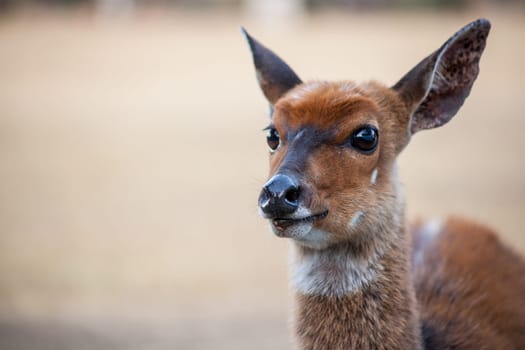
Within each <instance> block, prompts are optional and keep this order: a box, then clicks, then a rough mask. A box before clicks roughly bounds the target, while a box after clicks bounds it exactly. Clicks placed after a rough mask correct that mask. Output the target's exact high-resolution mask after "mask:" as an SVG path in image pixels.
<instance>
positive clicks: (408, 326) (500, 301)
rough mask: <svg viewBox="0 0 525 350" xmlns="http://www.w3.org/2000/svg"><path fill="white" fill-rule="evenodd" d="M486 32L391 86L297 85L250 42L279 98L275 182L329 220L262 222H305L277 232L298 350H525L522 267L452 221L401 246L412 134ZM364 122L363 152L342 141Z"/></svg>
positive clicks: (446, 97) (470, 64)
mask: <svg viewBox="0 0 525 350" xmlns="http://www.w3.org/2000/svg"><path fill="white" fill-rule="evenodd" d="M489 29H490V24H489V23H488V21H486V20H478V21H475V22H473V23H471V24H469V25H467V26H466V27H464V28H463V29H461V30H460V31H459V32H458V33H456V34H455V35H454V36H452V37H451V38H450V39H449V40H448V41H447V42H446V43H445V44H444V45H443V46H442V47H441V48H440V49H439V50H437V51H436V52H434V53H433V54H431V55H430V56H429V57H427V58H426V59H424V60H423V61H421V63H419V64H418V65H417V66H416V67H415V68H414V69H413V70H412V71H410V72H409V73H408V74H407V75H405V77H403V78H402V79H401V80H400V81H399V82H398V83H397V84H396V85H395V86H394V87H393V88H388V87H386V86H384V85H382V84H380V83H376V82H368V83H362V84H357V83H354V82H351V81H347V82H335V83H328V82H319V81H317V82H309V83H300V84H295V82H296V81H298V78H297V79H295V77H296V75H295V73H293V71H287V69H289V67H288V66H287V65H286V64H284V62H283V61H282V60H281V59H279V58H278V57H277V56H276V55H275V54H273V53H272V52H271V51H269V50H267V49H266V48H264V47H263V46H260V45H259V44H258V43H257V42H256V41H255V40H254V39H253V38H251V37H250V36H249V35H248V34H246V35H247V38H248V40H249V42H250V45H251V48H252V52H253V53H254V63H255V65H256V67H257V69H258V72H259V74H262V75H263V76H262V77H260V79H259V81H260V82H261V79H262V81H263V82H264V84H263V83H261V88H262V89H263V92H265V94H266V95H267V96H268V94H269V92H268V91H267V90H268V89H269V88H271V89H274V90H271V92H272V93H274V92H275V91H279V95H278V96H273V95H272V99H269V101H270V103H271V104H272V107H273V116H272V125H271V128H275V129H276V131H277V132H278V135H279V140H280V141H279V147H278V148H276V149H275V151H274V153H273V154H272V155H271V157H270V176H271V177H273V176H274V175H276V174H279V175H280V176H281V177H283V176H289V177H293V179H294V181H296V182H297V183H299V187H297V188H294V191H295V192H294V196H293V198H295V199H296V200H297V201H299V200H300V205H301V207H300V208H302V210H303V212H304V213H308V214H305V215H312V214H318V213H326V214H325V215H324V216H322V217H320V216H317V218H316V219H311V218H312V217H311V216H307V217H306V218H299V219H298V218H297V217H286V216H285V217H281V216H279V215H281V214H272V215H274V216H273V217H272V216H271V215H269V217H268V218H269V219H270V220H271V223H272V225H273V222H272V220H277V221H279V220H281V221H285V220H289V221H291V222H294V220H299V222H300V223H298V222H297V221H295V223H292V224H290V225H289V226H287V227H294V225H295V226H300V225H301V224H302V223H303V222H304V220H305V219H311V220H312V223H311V228H306V229H304V227H310V226H304V225H303V226H302V227H303V229H302V230H301V229H300V228H299V229H297V231H294V232H292V233H293V234H289V235H287V234H286V228H281V229H280V230H278V235H279V236H281V237H287V236H288V237H293V239H294V240H295V241H294V247H295V249H294V252H295V253H294V256H293V257H294V259H295V260H294V264H296V266H295V267H294V268H295V269H296V271H293V273H295V274H293V280H292V281H293V283H295V285H294V287H295V288H296V301H297V305H296V306H297V310H296V317H295V333H296V338H297V344H298V346H299V348H300V349H312V350H313V349H336V350H337V349H422V348H426V349H524V348H525V262H524V261H523V260H522V259H521V258H520V257H518V256H517V255H515V254H514V253H513V252H511V251H510V250H508V249H507V248H505V247H504V246H503V245H502V244H501V243H500V242H499V240H498V239H497V237H496V236H495V234H494V233H492V232H491V231H489V230H487V229H485V228H483V227H481V226H478V225H475V224H472V223H470V222H468V221H464V220H460V219H450V220H448V221H447V222H446V224H445V225H444V226H443V227H441V228H440V229H439V230H437V229H436V228H435V227H434V231H429V228H428V227H426V226H425V225H419V226H416V228H415V230H414V231H413V235H407V234H406V232H405V229H404V202H403V194H402V190H401V189H400V184H399V179H398V178H397V170H396V158H397V156H398V155H399V153H400V152H401V151H402V150H403V149H404V148H405V146H406V145H407V144H408V142H409V141H410V137H411V135H412V134H413V133H414V132H417V131H419V130H422V129H427V128H433V127H437V126H441V125H443V124H445V123H447V122H448V121H449V120H450V119H451V118H452V117H453V116H454V115H455V113H456V112H457V110H458V109H459V108H460V107H461V105H462V104H463V102H464V100H465V98H466V97H467V96H468V94H469V93H470V89H471V87H472V84H473V83H474V80H475V79H476V77H477V74H478V63H479V59H480V57H481V54H482V52H483V49H484V47H485V40H486V38H487V35H488V31H489ZM260 57H265V58H268V57H269V58H271V60H270V59H265V60H263V59H261V58H260ZM265 62H269V63H268V64H265ZM272 62H273V63H272ZM283 67H285V68H283ZM263 68H264V69H263ZM283 69H284V75H282V74H283ZM261 72H262V73H261ZM283 76H284V77H290V76H291V77H294V79H291V81H293V82H294V84H289V81H290V79H288V80H287V79H284V81H283V79H282V77H283ZM268 82H275V83H274V84H275V85H276V86H271V85H272V84H270V86H268ZM291 85H293V86H292V87H290V86H291ZM275 89H276V90H275ZM363 125H371V126H373V127H375V128H376V129H377V130H378V133H379V144H378V146H377V148H376V149H375V150H373V151H372V152H368V153H366V152H361V151H360V150H358V149H357V148H355V147H354V146H353V145H350V144H349V141H348V140H349V137H350V136H351V135H352V134H353V133H354V132H355V131H356V130H359V129H360V128H361V127H362V126H363ZM298 188H300V192H299V189H298ZM268 191H269V190H268V189H267V188H265V189H263V191H262V192H261V193H262V197H261V198H263V199H264V198H265V197H264V196H267V192H268ZM283 193H284V192H283ZM299 193H300V195H299ZM275 198H277V197H276V196H274V200H275ZM283 198H284V197H283ZM263 202H266V203H269V202H268V201H263ZM298 208H299V204H298ZM297 211H298V210H297ZM294 214H296V215H299V214H297V213H294ZM282 215H288V214H282ZM314 216H315V215H314ZM301 220H302V221H301ZM274 232H275V231H274ZM301 235H302V236H301ZM412 238H414V242H413V244H412V242H411V240H412ZM410 257H412V259H410Z"/></svg>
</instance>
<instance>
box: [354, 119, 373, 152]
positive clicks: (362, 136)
mask: <svg viewBox="0 0 525 350" xmlns="http://www.w3.org/2000/svg"><path fill="white" fill-rule="evenodd" d="M378 141H379V134H378V132H377V129H376V128H375V127H373V126H370V125H366V126H362V127H360V128H358V129H357V130H356V131H354V133H353V134H352V136H351V138H350V144H351V145H352V147H354V148H355V149H357V150H358V151H360V152H362V153H372V152H373V151H374V150H375V149H376V147H377V143H378Z"/></svg>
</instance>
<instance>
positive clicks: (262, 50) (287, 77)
mask: <svg viewBox="0 0 525 350" xmlns="http://www.w3.org/2000/svg"><path fill="white" fill-rule="evenodd" d="M241 33H242V34H243V35H244V37H245V38H246V41H247V42H248V45H250V50H251V51H252V56H253V64H254V66H255V72H256V74H257V80H258V82H259V86H260V87H261V90H262V92H263V93H264V96H266V99H268V102H270V104H271V105H272V106H273V105H275V103H276V102H277V100H279V98H281V96H283V95H284V94H285V93H286V92H287V91H288V90H290V89H292V88H293V87H294V86H296V85H299V84H301V83H302V81H301V79H299V77H298V76H297V74H295V72H294V71H293V70H292V69H291V68H290V66H288V65H287V64H286V62H284V61H283V60H282V59H281V58H280V57H279V56H277V55H276V54H275V53H273V52H272V51H271V50H269V49H267V48H266V47H264V46H263V45H262V44H261V43H259V42H258V41H257V40H255V39H254V38H252V37H251V36H250V34H248V32H247V31H246V30H245V29H244V28H242V27H241Z"/></svg>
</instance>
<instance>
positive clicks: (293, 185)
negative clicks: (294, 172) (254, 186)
mask: <svg viewBox="0 0 525 350" xmlns="http://www.w3.org/2000/svg"><path fill="white" fill-rule="evenodd" d="M299 197H300V189H299V183H298V181H297V180H296V179H295V178H294V177H292V176H289V175H283V174H278V175H275V176H274V177H272V178H271V179H270V180H268V182H267V183H266V184H265V185H264V187H263V189H262V191H261V195H260V196H259V207H260V208H261V210H262V211H263V213H265V214H269V215H271V216H273V217H283V216H286V215H289V214H292V213H293V212H295V211H296V210H297V207H299Z"/></svg>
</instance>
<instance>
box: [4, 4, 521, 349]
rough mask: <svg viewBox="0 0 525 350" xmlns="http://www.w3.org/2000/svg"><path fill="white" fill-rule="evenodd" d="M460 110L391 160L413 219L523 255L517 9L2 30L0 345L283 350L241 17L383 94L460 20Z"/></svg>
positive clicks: (284, 307) (67, 19) (151, 20)
mask: <svg viewBox="0 0 525 350" xmlns="http://www.w3.org/2000/svg"><path fill="white" fill-rule="evenodd" d="M481 16H485V17H488V18H489V19H491V20H492V23H493V31H492V33H491V36H490V38H489V43H488V48H487V51H486V54H485V56H484V58H483V60H482V65H481V74H480V77H479V79H478V81H477V83H476V85H475V87H474V89H473V92H472V94H471V97H470V98H469V99H468V100H467V103H466V104H465V106H464V107H463V109H462V110H461V112H460V113H459V115H458V117H457V118H456V119H454V120H453V121H452V122H451V123H450V124H449V125H447V126H446V127H445V128H442V129H439V130H434V131H429V132H425V133H423V132H422V133H421V134H418V135H417V136H416V137H415V138H414V140H413V142H412V144H411V145H410V147H409V148H408V149H407V150H406V151H405V153H404V154H403V155H402V157H401V160H400V169H401V175H402V180H403V182H404V183H405V187H406V192H407V202H408V214H409V217H410V218H414V217H417V216H423V217H436V216H438V217H439V216H445V215H447V214H449V213H458V214H461V215H466V216H469V217H471V218H474V219H477V220H479V221H481V222H484V223H486V224H488V225H490V226H492V227H495V228H498V230H499V231H501V234H502V236H503V237H504V239H505V240H506V241H507V242H508V243H509V244H510V245H512V246H513V247H514V248H515V249H517V250H519V251H522V252H523V251H525V235H524V233H523V230H522V227H523V226H524V224H525V216H524V215H523V214H524V209H525V160H524V158H523V155H522V152H521V151H522V150H523V148H524V146H525V139H524V138H523V137H522V130H523V129H524V128H525V118H523V110H525V99H524V98H525V96H524V94H525V93H524V89H523V81H525V70H523V69H521V65H522V62H524V61H525V47H524V46H523V45H522V39H523V38H524V37H525V21H524V18H525V16H524V12H523V11H521V10H520V11H503V10H494V9H478V10H471V11H467V12H459V13H435V14H430V13H426V14H422V13H414V12H413V13H397V12H396V13H360V14H351V13H346V14H333V13H332V14H326V13H325V14H318V15H315V16H311V17H309V18H307V19H304V20H303V21H300V22H295V23H294V25H292V26H290V27H288V28H281V27H280V28H269V27H267V26H264V25H263V24H261V23H255V22H253V23H252V22H251V21H250V20H247V19H245V18H242V16H240V15H239V16H237V15H232V14H220V15H211V14H209V15H198V14H196V13H186V12H180V11H174V12H170V13H169V14H161V13H153V14H151V13H149V14H143V15H140V14H139V15H137V17H135V18H128V19H123V20H119V21H115V22H110V21H106V20H95V19H92V18H91V17H89V16H84V15H83V14H81V13H80V14H79V13H74V14H71V13H63V14H57V13H55V14H49V13H29V14H27V13H26V14H24V13H23V14H17V15H14V16H11V17H3V18H1V19H0V42H1V43H2V45H1V46H0V77H1V83H0V161H1V166H0V180H1V181H0V276H1V279H0V348H1V349H168V348H170V349H248V348H249V349H280V348H289V347H290V346H289V340H288V338H289V337H288V329H287V327H288V326H287V317H288V314H289V312H288V310H289V305H290V299H289V292H288V289H287V281H286V268H287V257H286V255H287V244H286V242H284V241H282V240H279V239H276V238H275V237H273V236H272V235H271V234H270V233H269V231H268V230H267V227H266V224H265V222H263V221H262V220H261V219H259V218H258V216H257V210H256V198H257V195H258V190H259V187H260V185H261V184H262V183H263V181H264V179H265V175H266V172H267V162H266V153H267V151H266V146H265V140H264V133H263V132H261V131H260V130H261V129H262V128H263V127H264V126H266V125H265V124H266V121H267V120H266V111H267V108H266V107H267V106H266V103H265V101H264V99H263V97H262V94H261V93H260V92H259V91H258V87H257V85H256V82H255V77H254V74H253V70H252V66H251V58H250V56H249V53H248V50H247V48H246V44H245V43H244V41H243V40H242V38H241V36H240V34H239V33H238V25H239V24H244V25H246V27H247V28H248V29H249V30H250V31H251V32H252V33H253V34H254V35H255V36H256V37H258V38H259V39H261V41H263V42H264V43H266V44H267V45H268V46H270V47H271V48H273V49H274V50H275V51H277V52H278V53H279V54H280V55H281V56H283V57H284V58H285V59H286V60H287V61H288V62H289V63H290V64H291V65H292V66H293V67H294V69H295V70H296V71H297V72H299V73H300V74H301V75H302V76H303V77H305V78H326V79H344V78H352V79H358V80H363V79H369V78H375V79H380V80H382V81H385V82H386V83H389V84H392V83H394V82H395V81H396V80H397V79H398V78H399V77H401V75H402V74H404V73H405V72H406V71H408V69H410V68H411V67H412V66H413V65H414V64H416V63H417V62H418V61H419V59H421V58H422V57H424V56H426V55H427V54H428V53H430V52H431V51H433V50H435V49H436V48H438V47H439V46H440V45H441V43H442V42H443V41H444V40H446V39H447V38H448V37H449V36H450V35H451V34H452V33H453V32H454V31H455V30H457V29H459V28H460V27H461V26H462V25H464V24H465V23H467V22H468V21H470V20H472V19H474V18H477V17H481Z"/></svg>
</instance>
